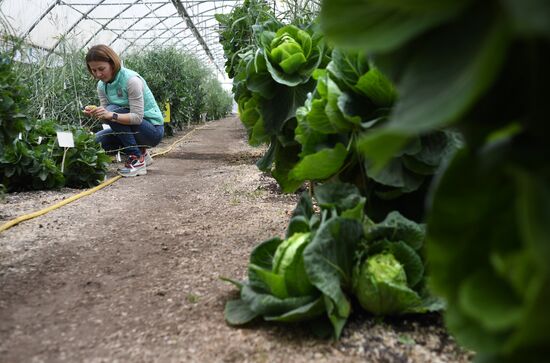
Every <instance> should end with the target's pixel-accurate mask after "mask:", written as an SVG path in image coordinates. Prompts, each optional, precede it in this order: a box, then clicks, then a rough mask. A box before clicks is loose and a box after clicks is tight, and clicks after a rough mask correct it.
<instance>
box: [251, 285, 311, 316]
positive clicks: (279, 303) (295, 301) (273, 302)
mask: <svg viewBox="0 0 550 363" xmlns="http://www.w3.org/2000/svg"><path fill="white" fill-rule="evenodd" d="M317 297H318V296H314V295H312V296H302V297H289V298H286V299H279V298H277V297H275V296H273V295H269V294H265V293H262V292H257V291H255V290H254V289H252V288H251V287H250V286H244V287H243V288H242V290H241V300H242V301H243V302H244V303H246V304H247V305H248V307H249V309H250V310H251V311H253V312H255V313H256V314H258V315H262V316H277V315H282V314H285V313H287V312H289V311H292V310H294V309H297V308H299V307H300V306H304V305H307V304H309V303H311V302H312V301H315V300H316V299H317Z"/></svg>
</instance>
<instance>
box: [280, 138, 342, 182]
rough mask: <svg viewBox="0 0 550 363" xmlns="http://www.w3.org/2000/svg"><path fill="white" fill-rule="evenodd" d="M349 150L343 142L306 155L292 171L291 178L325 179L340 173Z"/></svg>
mask: <svg viewBox="0 0 550 363" xmlns="http://www.w3.org/2000/svg"><path fill="white" fill-rule="evenodd" d="M347 155H348V152H347V150H346V147H345V146H344V145H342V144H336V146H335V147H334V149H323V150H321V151H318V152H316V153H315V154H310V155H306V156H304V157H303V158H302V160H300V161H299V162H298V164H296V166H295V167H294V168H293V169H292V171H291V172H290V178H292V179H296V180H325V179H328V178H330V177H331V176H333V175H335V174H337V173H338V171H339V170H340V169H341V168H342V165H343V164H344V161H345V160H346V157H347Z"/></svg>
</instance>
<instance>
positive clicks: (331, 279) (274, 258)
mask: <svg viewBox="0 0 550 363" xmlns="http://www.w3.org/2000/svg"><path fill="white" fill-rule="evenodd" d="M315 197H316V199H317V202H318V204H319V206H320V208H321V212H320V213H314V210H313V205H312V200H311V197H310V196H309V195H308V194H307V193H304V195H302V197H301V199H300V201H299V202H298V205H297V206H296V209H295V210H294V213H293V215H292V218H291V220H290V223H289V227H288V231H287V238H286V239H285V240H281V239H280V238H277V237H276V238H273V239H270V240H267V241H264V242H262V243H260V244H259V245H258V246H257V247H256V248H255V249H254V250H253V251H252V253H251V255H250V264H249V268H248V280H247V281H244V282H240V281H234V280H230V279H226V280H228V281H230V282H232V283H234V284H235V285H236V286H237V287H238V288H239V290H240V297H239V299H236V300H232V301H229V302H228V303H227V304H226V307H225V318H226V320H227V322H228V323H229V324H231V325H241V324H245V323H248V322H250V321H252V320H254V319H255V318H257V317H262V318H263V319H264V320H268V321H278V322H295V321H303V320H309V321H313V322H314V323H315V324H313V326H314V327H315V332H316V333H317V334H321V335H330V334H331V335H333V336H334V337H336V338H337V337H339V336H340V334H341V332H342V329H343V327H344V325H345V323H346V321H347V318H348V317H349V315H350V313H351V303H350V300H349V297H348V295H349V291H351V276H352V270H353V258H354V254H355V251H356V249H357V246H358V243H359V241H360V240H361V237H362V236H363V230H364V229H363V224H362V222H363V220H364V218H365V217H364V214H363V213H362V211H363V208H364V205H365V198H363V197H361V196H360V195H359V193H358V190H357V188H355V187H354V186H353V185H350V184H327V185H322V186H319V187H317V188H316V189H315Z"/></svg>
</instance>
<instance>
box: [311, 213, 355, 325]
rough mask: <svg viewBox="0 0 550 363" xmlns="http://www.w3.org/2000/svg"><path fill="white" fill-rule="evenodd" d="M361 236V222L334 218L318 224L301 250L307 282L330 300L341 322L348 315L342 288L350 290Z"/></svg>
mask: <svg viewBox="0 0 550 363" xmlns="http://www.w3.org/2000/svg"><path fill="white" fill-rule="evenodd" d="M362 235H363V227H362V225H361V223H359V222H357V221H355V220H351V219H345V218H340V217H335V218H332V219H330V220H328V221H326V222H325V223H323V224H321V226H320V227H319V230H318V231H317V233H316V234H315V236H314V238H313V240H312V241H311V242H310V243H309V245H308V246H307V248H306V249H305V250H304V262H305V268H306V271H307V274H308V276H309V279H310V281H311V283H312V284H313V285H315V286H316V287H317V288H318V289H319V290H321V292H322V293H323V294H324V295H326V296H327V297H328V298H329V299H330V301H331V302H332V303H333V304H334V311H335V314H336V315H337V316H338V317H339V318H342V319H346V318H347V317H348V316H349V313H350V308H351V306H350V303H349V301H348V299H347V297H346V295H345V294H344V291H343V289H346V287H351V272H352V268H353V257H354V254H355V250H356V248H357V244H358V243H359V241H360V239H361V237H362ZM331 320H332V319H331ZM333 324H334V322H333ZM335 327H336V326H335Z"/></svg>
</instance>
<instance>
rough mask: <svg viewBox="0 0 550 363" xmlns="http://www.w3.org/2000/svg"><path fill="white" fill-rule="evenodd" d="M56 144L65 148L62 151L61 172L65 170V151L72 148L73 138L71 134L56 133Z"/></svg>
mask: <svg viewBox="0 0 550 363" xmlns="http://www.w3.org/2000/svg"><path fill="white" fill-rule="evenodd" d="M57 142H58V144H59V146H60V147H63V148H65V151H63V160H61V172H62V173H63V169H64V168H65V156H66V155H67V150H69V148H70V147H74V138H73V133H72V132H65V131H57Z"/></svg>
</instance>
